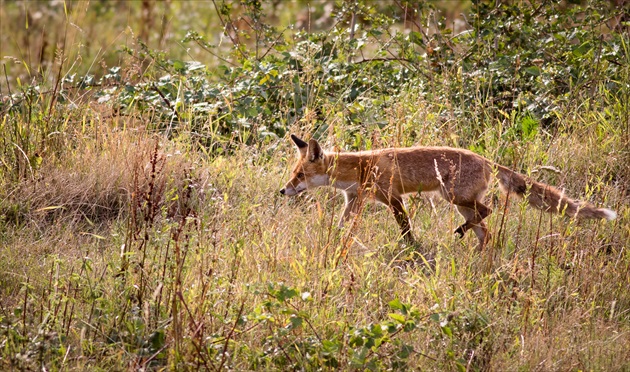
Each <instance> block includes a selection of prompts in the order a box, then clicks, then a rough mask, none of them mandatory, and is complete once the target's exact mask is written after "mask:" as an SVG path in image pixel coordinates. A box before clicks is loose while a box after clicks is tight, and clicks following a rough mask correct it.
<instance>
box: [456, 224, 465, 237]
mask: <svg viewBox="0 0 630 372" xmlns="http://www.w3.org/2000/svg"><path fill="white" fill-rule="evenodd" d="M454 233H455V234H459V237H460V238H463V237H464V234H465V233H466V225H461V226H460V227H458V228H457V229H456V230H455V232H454Z"/></svg>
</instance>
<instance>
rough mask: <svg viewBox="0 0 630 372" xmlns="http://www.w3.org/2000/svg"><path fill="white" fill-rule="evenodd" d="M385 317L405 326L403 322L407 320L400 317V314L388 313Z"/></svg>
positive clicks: (402, 316)
mask: <svg viewBox="0 0 630 372" xmlns="http://www.w3.org/2000/svg"><path fill="white" fill-rule="evenodd" d="M387 315H388V316H389V317H390V318H392V319H394V320H395V321H397V322H399V323H401V324H405V321H406V320H407V319H406V318H405V316H404V315H401V314H396V313H390V314H387Z"/></svg>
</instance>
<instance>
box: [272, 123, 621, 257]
mask: <svg viewBox="0 0 630 372" xmlns="http://www.w3.org/2000/svg"><path fill="white" fill-rule="evenodd" d="M291 139H292V140H293V142H294V143H295V146H296V147H297V150H298V161H297V163H296V164H295V166H294V168H293V172H292V175H291V179H290V180H289V182H287V184H286V185H285V187H284V188H283V189H282V190H280V193H281V194H283V195H286V196H294V195H297V194H299V193H301V192H303V191H306V190H308V189H313V188H316V187H320V186H332V187H335V188H337V189H340V190H341V191H342V192H343V194H344V196H345V199H346V206H345V209H344V211H343V214H342V216H341V218H340V220H339V226H343V224H344V222H345V221H347V220H348V219H350V218H351V217H352V216H353V215H354V214H356V213H357V212H358V209H359V206H361V205H362V202H363V201H364V200H371V201H378V202H380V203H383V204H385V205H387V206H388V207H389V209H390V210H391V211H392V212H393V214H394V217H395V218H396V222H398V225H400V229H401V234H402V237H403V239H404V241H405V242H406V243H408V244H414V243H415V240H414V238H413V235H412V233H411V223H410V220H409V216H408V215H407V211H406V209H405V204H404V201H403V198H402V196H403V195H404V194H408V193H420V192H423V191H438V192H439V193H440V194H441V195H442V197H443V198H444V199H446V200H447V201H449V202H450V203H452V204H455V206H456V207H457V210H458V211H459V213H460V214H461V215H462V216H463V217H464V219H465V222H464V224H462V225H461V226H459V227H458V228H457V229H456V230H455V233H456V234H459V235H460V236H461V237H463V236H464V234H465V233H466V231H468V230H469V229H472V230H473V231H474V233H475V235H477V238H478V239H479V246H478V248H479V249H481V248H483V247H484V245H485V244H486V243H487V242H488V240H489V239H490V236H489V233H488V228H487V227H486V224H485V222H484V221H483V220H484V218H486V217H488V215H489V214H490V213H491V209H490V208H488V207H487V206H486V205H485V204H483V200H484V196H485V194H486V191H487V190H488V186H489V183H490V180H491V178H492V176H493V175H496V178H497V179H498V180H499V184H500V187H501V189H502V191H504V192H506V193H508V195H510V194H516V195H518V196H521V197H525V198H527V201H528V202H529V204H531V205H532V206H534V207H536V208H539V209H542V210H544V211H547V212H551V213H564V214H565V215H566V216H570V217H579V218H605V219H607V220H613V219H615V218H616V217H617V214H616V213H615V212H614V211H612V210H610V209H606V208H596V207H594V206H593V205H591V204H589V203H585V202H580V201H576V200H572V199H569V198H567V197H566V196H565V195H564V193H563V192H562V191H560V190H558V189H556V188H554V187H552V186H548V185H545V184H543V183H540V182H536V181H534V180H531V179H530V178H528V177H526V176H524V175H522V174H519V173H516V172H514V171H512V170H510V169H509V168H506V167H504V166H501V165H498V164H494V163H493V162H491V161H490V160H488V159H486V158H484V157H482V156H480V155H477V154H475V153H474V152H472V151H468V150H464V149H457V148H452V147H408V148H387V149H382V150H373V151H361V152H326V151H323V150H322V148H321V147H320V145H319V143H318V142H317V141H316V140H314V139H311V140H310V141H309V142H308V143H307V142H305V141H303V140H301V139H300V138H298V137H297V136H295V135H293V134H292V135H291Z"/></svg>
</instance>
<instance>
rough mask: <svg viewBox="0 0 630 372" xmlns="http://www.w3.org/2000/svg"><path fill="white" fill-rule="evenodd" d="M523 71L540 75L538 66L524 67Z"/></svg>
mask: <svg viewBox="0 0 630 372" xmlns="http://www.w3.org/2000/svg"><path fill="white" fill-rule="evenodd" d="M525 72H526V73H528V74H530V75H532V76H540V72H541V70H540V67H538V66H529V67H528V68H526V69H525Z"/></svg>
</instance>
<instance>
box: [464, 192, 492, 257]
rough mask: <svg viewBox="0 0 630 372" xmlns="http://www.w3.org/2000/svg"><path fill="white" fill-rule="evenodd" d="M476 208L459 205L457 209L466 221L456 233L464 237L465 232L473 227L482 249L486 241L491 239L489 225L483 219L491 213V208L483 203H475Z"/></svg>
mask: <svg viewBox="0 0 630 372" xmlns="http://www.w3.org/2000/svg"><path fill="white" fill-rule="evenodd" d="M475 206H476V209H472V208H470V207H466V206H462V205H457V210H458V211H459V214H461V215H462V216H463V217H464V219H465V220H466V222H464V224H463V225H461V226H459V227H458V228H457V229H456V230H455V233H456V234H459V235H460V238H463V237H464V234H465V233H466V231H468V230H469V229H472V230H473V232H474V233H475V235H477V239H479V249H482V248H483V247H484V246H485V245H486V243H487V242H488V241H489V240H490V233H489V232H488V227H487V226H486V223H485V222H483V219H484V218H486V217H487V216H488V214H490V209H489V208H488V207H486V206H485V205H483V204H481V203H475Z"/></svg>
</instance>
